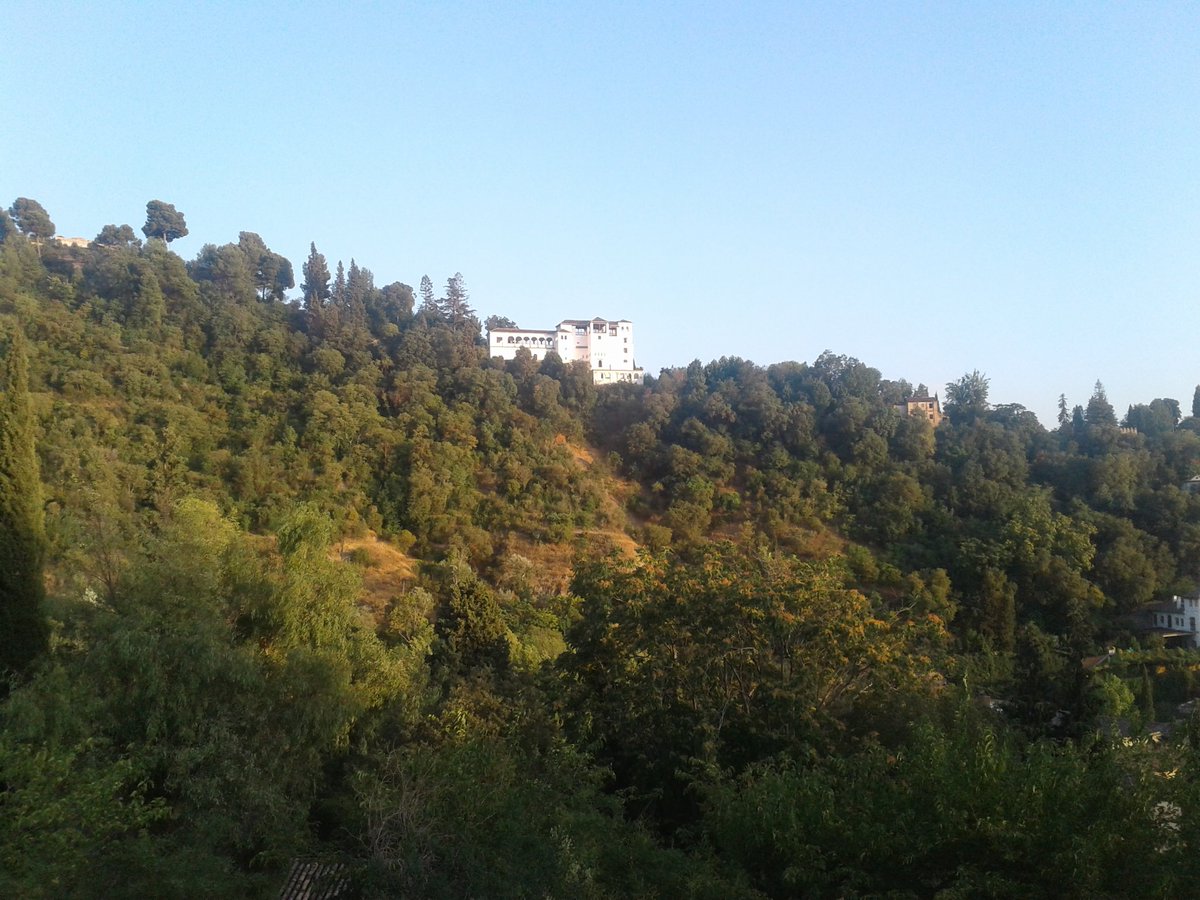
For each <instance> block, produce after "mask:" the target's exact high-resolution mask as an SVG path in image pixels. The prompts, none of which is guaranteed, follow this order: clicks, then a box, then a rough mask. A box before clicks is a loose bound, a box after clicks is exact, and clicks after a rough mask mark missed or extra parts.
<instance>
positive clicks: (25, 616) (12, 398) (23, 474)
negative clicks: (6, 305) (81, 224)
mask: <svg viewBox="0 0 1200 900" xmlns="http://www.w3.org/2000/svg"><path fill="white" fill-rule="evenodd" d="M2 338H3V342H4V344H5V345H6V346H4V348H3V352H4V356H3V359H2V360H0V672H2V673H3V674H9V673H14V672H15V673H21V672H23V671H25V670H26V669H27V668H28V667H29V665H30V664H31V663H32V662H33V661H34V660H35V659H36V658H37V657H38V656H39V655H40V654H41V653H43V652H44V651H45V650H46V646H47V642H48V627H47V624H46V619H45V616H44V614H43V611H42V600H43V596H44V593H45V588H44V586H43V584H42V562H43V558H44V555H45V531H44V526H43V514H42V486H41V479H40V478H39V476H38V464H37V455H36V454H35V452H34V431H33V411H32V409H31V408H30V404H29V376H28V363H27V360H26V354H25V340H24V335H23V334H22V333H21V330H20V328H19V326H17V325H15V324H10V325H9V326H8V328H7V330H6V333H5V334H3V336H2Z"/></svg>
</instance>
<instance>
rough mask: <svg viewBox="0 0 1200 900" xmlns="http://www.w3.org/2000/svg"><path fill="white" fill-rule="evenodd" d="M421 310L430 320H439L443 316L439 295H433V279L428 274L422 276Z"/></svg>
mask: <svg viewBox="0 0 1200 900" xmlns="http://www.w3.org/2000/svg"><path fill="white" fill-rule="evenodd" d="M420 312H421V315H423V316H424V317H425V318H426V319H427V320H429V321H437V320H438V319H439V318H441V309H440V308H439V304H438V301H437V297H435V296H434V295H433V280H432V279H431V278H430V277H429V276H428V275H422V276H421V309H420Z"/></svg>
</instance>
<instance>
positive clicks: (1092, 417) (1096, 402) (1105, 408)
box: [1086, 381, 1117, 425]
mask: <svg viewBox="0 0 1200 900" xmlns="http://www.w3.org/2000/svg"><path fill="white" fill-rule="evenodd" d="M1086 416H1087V423H1088V424H1089V425H1116V424H1117V413H1116V411H1115V410H1114V409H1113V406H1112V404H1111V403H1109V402H1108V395H1107V394H1106V393H1105V392H1104V385H1103V384H1101V383H1100V382H1099V381H1097V382H1096V387H1095V389H1094V390H1093V391H1092V397H1091V399H1090V400H1088V404H1087V413H1086Z"/></svg>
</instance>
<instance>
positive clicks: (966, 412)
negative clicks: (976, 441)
mask: <svg viewBox="0 0 1200 900" xmlns="http://www.w3.org/2000/svg"><path fill="white" fill-rule="evenodd" d="M987 409H988V377H987V376H986V375H984V374H982V373H980V371H979V370H978V369H975V370H974V371H973V372H971V373H970V374H969V375H963V377H962V378H960V379H958V381H952V382H950V383H949V384H948V385H946V414H947V415H948V416H950V420H951V421H952V422H954V423H955V424H956V425H957V424H960V423H963V422H974V421H975V420H976V419H977V418H979V417H980V416H982V415H983V414H984V413H985V412H987Z"/></svg>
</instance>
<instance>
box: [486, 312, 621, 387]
mask: <svg viewBox="0 0 1200 900" xmlns="http://www.w3.org/2000/svg"><path fill="white" fill-rule="evenodd" d="M522 347H525V348H526V349H527V350H529V352H530V354H531V355H532V356H533V358H534V359H544V358H545V356H546V354H547V353H549V352H550V351H551V350H553V351H554V352H556V353H557V354H558V355H559V358H560V359H562V361H563V362H574V361H576V360H580V361H582V362H586V363H587V364H588V365H589V366H590V367H591V370H592V380H593V381H594V382H595V383H596V384H615V383H617V382H619V381H630V382H633V383H634V384H641V383H642V380H643V379H644V377H645V371H644V370H643V369H640V368H638V365H637V359H636V357H635V356H634V352H633V323H632V322H630V321H629V320H628V319H618V320H615V321H613V320H609V319H600V318H596V319H592V320H590V321H589V320H586V319H564V320H563V321H562V322H559V323H558V327H557V328H554V329H553V330H549V331H543V330H538V329H529V328H490V329H488V348H489V349H488V352H489V353H490V354H491V355H492V356H499V357H502V358H503V359H515V358H516V356H517V351H518V350H519V349H521V348H522Z"/></svg>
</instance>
